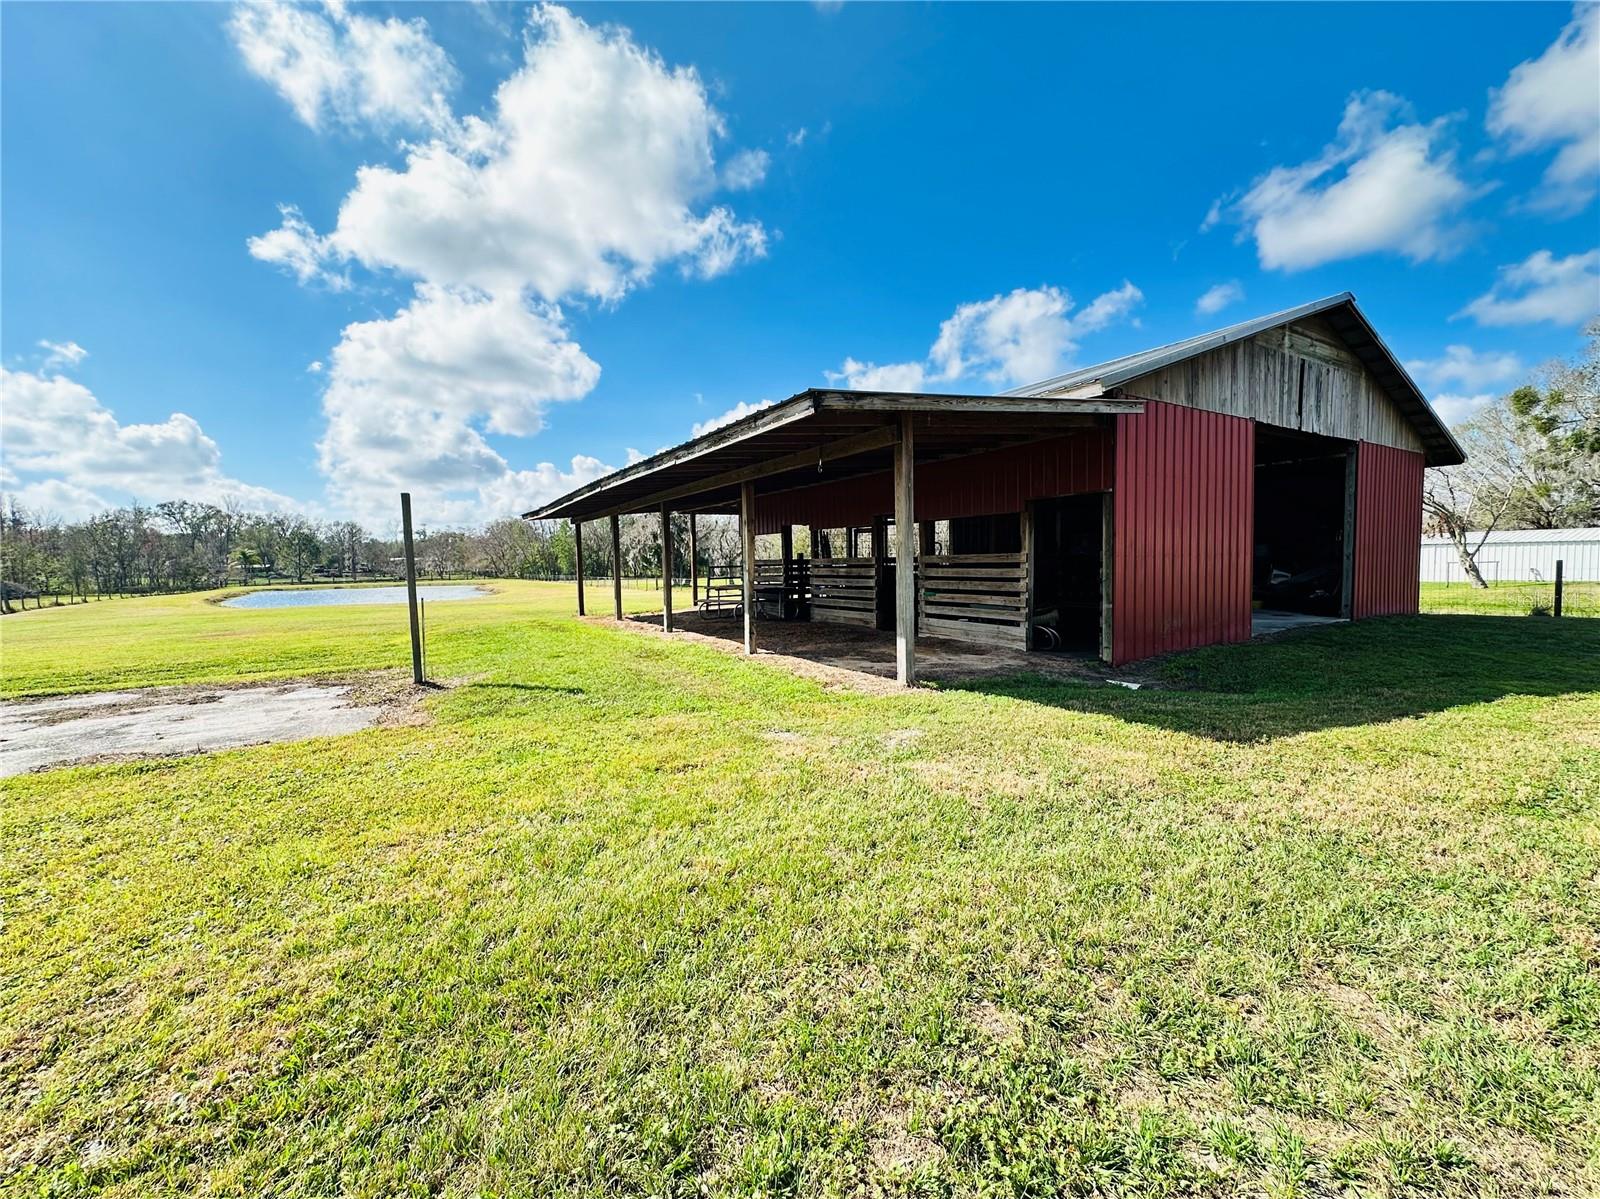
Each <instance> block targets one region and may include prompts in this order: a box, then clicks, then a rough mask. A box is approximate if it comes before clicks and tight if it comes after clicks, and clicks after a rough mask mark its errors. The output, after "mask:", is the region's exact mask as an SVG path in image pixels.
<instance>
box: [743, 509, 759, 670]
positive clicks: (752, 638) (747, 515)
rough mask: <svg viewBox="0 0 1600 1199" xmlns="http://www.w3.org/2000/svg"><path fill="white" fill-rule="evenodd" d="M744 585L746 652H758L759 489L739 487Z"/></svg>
mask: <svg viewBox="0 0 1600 1199" xmlns="http://www.w3.org/2000/svg"><path fill="white" fill-rule="evenodd" d="M739 550H740V553H739V557H740V559H741V566H740V581H741V584H742V586H741V588H740V590H741V593H742V596H743V600H744V602H743V603H742V604H740V607H741V608H742V609H743V610H744V652H745V653H747V654H753V653H755V652H756V485H755V484H754V483H749V482H746V483H741V484H739Z"/></svg>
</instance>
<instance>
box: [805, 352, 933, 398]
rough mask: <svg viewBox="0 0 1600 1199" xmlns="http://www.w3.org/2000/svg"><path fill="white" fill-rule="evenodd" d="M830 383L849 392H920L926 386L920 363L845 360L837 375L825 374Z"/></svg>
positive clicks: (926, 370) (923, 369) (925, 369)
mask: <svg viewBox="0 0 1600 1199" xmlns="http://www.w3.org/2000/svg"><path fill="white" fill-rule="evenodd" d="M827 376H828V379H829V381H830V382H833V383H843V384H844V385H845V386H846V387H848V388H849V389H851V390H852V391H922V390H923V389H924V388H925V387H926V386H927V382H928V368H927V367H926V366H924V365H923V364H922V363H920V362H886V363H884V364H883V365H882V366H879V365H878V364H877V363H876V362H857V361H856V360H855V359H854V358H846V359H845V360H844V365H843V366H841V367H840V368H839V369H838V370H837V371H828V372H827Z"/></svg>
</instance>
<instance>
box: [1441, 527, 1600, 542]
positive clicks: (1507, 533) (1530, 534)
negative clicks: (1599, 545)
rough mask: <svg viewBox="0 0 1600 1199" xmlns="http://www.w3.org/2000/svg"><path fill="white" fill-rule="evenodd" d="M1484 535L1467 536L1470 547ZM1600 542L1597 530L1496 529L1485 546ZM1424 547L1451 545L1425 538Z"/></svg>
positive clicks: (1478, 533)
mask: <svg viewBox="0 0 1600 1199" xmlns="http://www.w3.org/2000/svg"><path fill="white" fill-rule="evenodd" d="M1482 536H1483V533H1482V532H1481V531H1480V532H1474V533H1468V534H1467V543H1468V545H1469V546H1473V545H1476V544H1477V543H1478V538H1480V537H1482ZM1591 541H1600V528H1597V529H1496V530H1495V531H1494V532H1493V533H1490V534H1489V537H1488V540H1486V541H1485V542H1484V545H1485V546H1494V545H1572V544H1575V543H1578V542H1583V543H1588V542H1591ZM1422 544H1423V545H1450V544H1451V541H1450V538H1448V537H1424V538H1423V539H1422Z"/></svg>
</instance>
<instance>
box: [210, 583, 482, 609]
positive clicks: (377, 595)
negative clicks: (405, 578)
mask: <svg viewBox="0 0 1600 1199" xmlns="http://www.w3.org/2000/svg"><path fill="white" fill-rule="evenodd" d="M488 594H489V593H488V592H487V591H485V590H484V589H483V588H481V587H469V586H451V585H449V584H439V585H435V586H432V587H418V588H417V598H418V599H425V600H427V601H428V602H429V603H432V602H433V601H435V600H468V599H477V598H478V597H479V596H484V595H488ZM405 602H406V589H405V588H404V587H326V588H322V587H319V588H315V589H312V588H303V589H300V590H279V591H247V592H245V593H244V594H243V595H236V596H234V597H233V598H232V599H225V600H223V601H222V606H223V607H224V608H323V607H328V606H330V605H334V604H403V603H405Z"/></svg>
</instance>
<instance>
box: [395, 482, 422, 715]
mask: <svg viewBox="0 0 1600 1199" xmlns="http://www.w3.org/2000/svg"><path fill="white" fill-rule="evenodd" d="M400 529H401V532H402V533H404V535H405V551H406V607H407V608H409V609H410V614H411V681H412V682H413V683H415V684H417V686H419V687H420V686H421V685H422V629H421V628H420V627H419V625H418V622H417V555H416V551H415V550H414V549H413V548H412V545H411V493H410V492H409V491H402V492H401V493H400Z"/></svg>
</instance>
